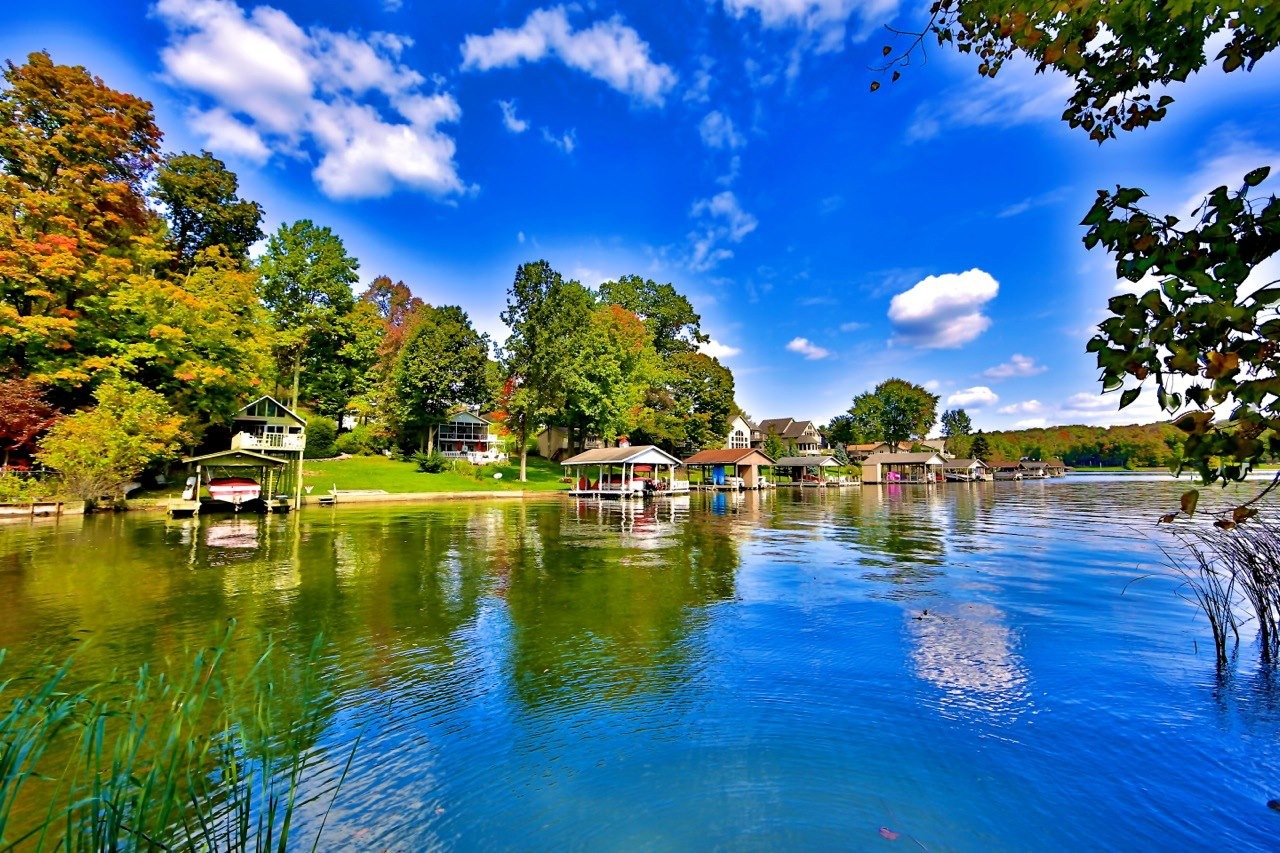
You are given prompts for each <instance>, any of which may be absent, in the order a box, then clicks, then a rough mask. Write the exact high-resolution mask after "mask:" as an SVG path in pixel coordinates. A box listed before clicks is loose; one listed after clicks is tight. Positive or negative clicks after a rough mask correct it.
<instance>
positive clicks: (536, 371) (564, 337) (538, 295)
mask: <svg viewBox="0 0 1280 853" xmlns="http://www.w3.org/2000/svg"><path fill="white" fill-rule="evenodd" d="M592 303H593V299H592V297H591V294H590V292H589V291H587V289H586V288H585V287H583V286H582V285H581V284H579V283H578V282H576V281H565V280H564V278H563V277H562V276H561V275H560V273H558V272H556V271H555V270H554V269H552V267H551V265H550V264H549V263H547V262H546V261H544V260H543V261H536V262H532V263H527V264H521V265H520V266H519V267H518V268H517V269H516V275H515V279H514V281H513V282H512V284H511V288H510V289H509V290H508V291H507V307H506V310H504V311H503V312H502V322H503V323H505V324H506V325H507V328H508V329H510V330H511V334H510V335H509V336H508V337H507V341H506V344H505V345H504V346H503V348H502V364H503V367H504V372H505V373H506V375H507V382H506V383H505V386H504V394H503V415H504V418H503V419H504V421H505V423H506V426H507V429H509V430H510V431H511V434H512V436H513V437H514V438H515V439H516V443H517V445H518V446H519V448H520V481H521V482H524V480H525V473H526V464H527V460H528V446H529V438H530V437H531V436H532V435H534V433H536V432H537V430H538V429H539V428H540V427H541V426H542V425H543V424H544V423H546V422H547V418H549V417H551V416H554V415H557V414H559V413H561V412H563V411H564V407H565V402H566V400H567V396H568V389H569V383H570V379H571V377H572V371H573V365H574V363H575V359H574V348H575V345H576V342H577V341H578V340H579V338H580V336H581V334H582V332H583V330H584V329H585V328H586V326H587V324H588V323H589V322H590V313H591V309H592V307H593V306H592Z"/></svg>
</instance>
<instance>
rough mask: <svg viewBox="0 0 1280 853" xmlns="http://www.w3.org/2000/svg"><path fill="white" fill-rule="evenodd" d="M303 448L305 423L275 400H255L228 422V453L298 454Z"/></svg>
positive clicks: (267, 398) (263, 397)
mask: <svg viewBox="0 0 1280 853" xmlns="http://www.w3.org/2000/svg"><path fill="white" fill-rule="evenodd" d="M306 447H307V422H306V420H304V419H303V418H302V417H300V416H299V415H298V414H297V413H295V412H294V411H292V410H291V409H289V408H288V407H287V406H285V405H284V404H283V403H281V402H280V401H279V400H277V399H276V398H275V397H271V396H262V397H259V398H258V399H256V400H254V401H253V402H252V403H250V404H248V405H247V406H244V407H242V408H241V409H240V411H239V412H237V413H236V416H235V418H233V419H232V421H231V449H232V450H252V451H256V452H263V453H288V454H293V453H299V454H300V453H302V452H303V451H304V450H305V449H306Z"/></svg>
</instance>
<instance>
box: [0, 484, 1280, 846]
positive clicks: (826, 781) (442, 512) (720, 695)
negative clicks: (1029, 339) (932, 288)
mask: <svg viewBox="0 0 1280 853" xmlns="http://www.w3.org/2000/svg"><path fill="white" fill-rule="evenodd" d="M1182 488H1185V486H1181V487H1180V486H1179V485H1178V484H1177V483H1174V482H1172V481H1170V480H1169V479H1168V478H1163V477H1147V478H1143V477H1136V478H1135V477H1122V476H1113V477H1098V476H1094V477H1073V478H1068V479H1065V480H1053V481H1047V482H1026V483H994V484H993V483H983V484H948V485H947V486H945V487H937V488H929V487H923V486H884V487H863V488H855V489H845V490H842V491H834V490H833V491H832V492H830V493H821V492H818V491H813V490H806V491H804V492H797V491H785V490H778V491H777V492H776V493H765V494H759V495H757V494H747V495H734V496H729V495H716V496H712V495H694V496H693V497H691V498H690V499H688V500H687V501H685V502H683V503H678V504H675V505H672V504H670V503H663V502H658V503H656V504H651V505H647V506H644V507H626V506H619V505H617V504H604V505H600V504H595V503H586V502H584V503H576V502H573V501H569V500H567V499H563V498H553V499H549V500H539V501H530V502H525V503H520V502H494V503H457V504H440V505H419V506H407V507H399V506H397V507H388V508H378V509H354V508H343V507H339V508H336V509H332V510H329V509H308V510H306V511H304V512H303V513H301V514H298V515H296V516H292V517H268V518H258V517H247V518H234V517H206V518H201V519H198V520H194V521H166V520H163V519H161V518H159V517H156V516H154V515H152V516H140V515H137V514H133V515H129V516H97V517H91V518H86V519H82V520H81V519H68V520H64V521H63V522H61V523H59V524H56V525H55V524H52V523H44V524H40V523H37V524H20V525H16V526H15V525H9V526H5V527H0V647H7V648H8V649H9V650H10V655H11V656H12V658H11V660H25V659H32V658H34V657H36V656H38V655H39V654H40V653H45V652H52V653H55V654H59V655H60V654H63V653H66V652H67V651H69V650H70V649H72V648H73V647H75V646H81V645H85V644H86V641H87V646H86V647H85V648H84V649H82V650H81V652H80V663H81V666H82V667H84V668H85V669H87V670H89V671H90V672H91V673H92V672H99V673H106V672H107V671H108V670H110V669H111V668H112V667H116V666H119V667H131V666H134V665H136V664H138V663H139V662H141V661H144V660H151V661H162V660H165V659H173V658H175V657H181V656H182V653H183V650H184V649H186V648H195V647H198V646H200V645H202V644H206V643H207V642H208V641H209V639H210V638H211V637H212V636H213V635H214V634H215V632H216V630H217V625H218V624H219V623H220V622H222V621H223V620H225V619H227V618H229V617H234V618H235V619H237V620H238V622H239V625H240V629H239V630H240V631H241V632H246V633H264V632H269V633H270V634H272V635H273V636H274V637H275V638H277V640H278V642H279V643H280V644H281V646H282V648H283V649H285V650H286V651H287V652H288V653H289V654H291V655H296V656H297V657H299V658H301V657H303V656H304V655H305V650H306V649H307V648H308V647H309V646H310V644H311V641H312V639H313V638H314V636H315V635H316V634H317V633H323V636H324V640H325V642H326V644H327V645H326V659H325V660H326V665H325V668H324V673H323V677H324V679H325V680H326V682H327V684H328V686H329V688H330V690H331V691H332V692H333V695H334V702H333V705H332V707H331V708H330V709H329V710H328V711H327V714H328V717H327V724H326V728H325V731H324V735H323V736H322V738H321V740H320V742H319V743H318V744H317V745H316V755H315V758H314V760H315V762H316V769H315V770H314V772H313V773H312V774H311V775H310V776H309V785H310V786H311V788H312V791H311V792H312V793H317V792H324V791H327V790H329V789H330V788H331V787H332V784H333V780H334V778H335V776H336V773H337V768H340V766H341V764H342V763H343V762H344V761H345V760H346V756H347V751H348V749H349V745H350V744H351V743H352V741H353V739H354V738H355V737H356V736H357V734H358V733H359V734H360V736H361V742H360V746H359V749H358V751H357V753H356V755H355V758H354V763H353V765H352V770H351V774H350V775H349V777H348V778H347V781H346V783H345V785H344V786H343V787H342V789H341V791H340V796H339V798H338V801H337V805H336V806H335V807H334V809H333V811H332V813H331V814H330V815H329V818H328V826H327V828H326V831H325V835H324V839H325V840H324V842H323V843H322V845H321V848H322V849H335V848H344V847H346V848H349V849H360V850H363V849H370V850H384V849H390V850H406V851H411V850H422V849H429V848H456V849H485V850H489V849H514V848H520V849H529V848H536V849H562V848H592V849H618V850H632V849H636V848H644V849H658V850H661V849H688V848H711V847H718V848H731V849H770V850H773V849H831V848H841V849H846V848H853V849H861V848H873V847H880V846H882V845H890V848H891V847H892V845H895V844H896V845H899V846H904V847H908V848H912V849H914V848H917V847H924V848H927V849H929V850H939V849H958V850H993V849H995V850H1011V849H1029V848H1035V849H1056V848H1067V849H1083V848H1089V849H1093V848H1125V849H1135V848H1137V849H1154V848H1160V849H1215V850H1217V849H1242V848H1246V849H1247V848H1270V849H1275V846H1276V844H1277V840H1276V839H1277V838H1280V813H1276V812H1274V811H1271V810H1269V809H1268V808H1267V805H1266V803H1267V801H1268V799H1271V798H1273V797H1280V687H1277V686H1276V683H1275V682H1274V681H1273V674H1272V673H1270V672H1267V671H1265V670H1261V669H1259V668H1258V667H1257V666H1256V664H1255V661H1256V658H1257V656H1256V654H1255V653H1254V651H1255V650H1254V647H1253V646H1252V645H1251V644H1250V643H1249V642H1247V640H1248V638H1246V643H1245V644H1244V645H1243V646H1242V649H1241V652H1240V660H1239V662H1238V664H1237V666H1236V667H1235V668H1234V673H1233V675H1232V676H1231V677H1230V678H1227V679H1219V677H1218V676H1217V674H1216V672H1215V668H1214V659H1213V651H1212V643H1211V640H1210V637H1209V632H1208V628H1207V625H1206V624H1205V622H1204V620H1203V618H1202V617H1201V616H1200V615H1199V613H1198V612H1197V611H1196V609H1195V608H1194V607H1193V606H1192V605H1190V604H1188V603H1187V602H1186V601H1184V600H1183V599H1182V598H1180V597H1179V595H1178V594H1177V593H1178V590H1177V584H1176V582H1175V581H1174V580H1173V579H1172V578H1171V577H1170V575H1169V573H1168V571H1167V570H1166V569H1164V568H1163V567H1162V558H1161V556H1160V553H1159V551H1158V549H1157V544H1158V543H1159V542H1161V541H1163V540H1162V539H1161V536H1162V534H1161V533H1159V532H1157V531H1156V529H1155V528H1154V526H1153V524H1152V522H1153V521H1154V519H1155V518H1156V517H1158V516H1159V515H1160V514H1161V513H1163V512H1166V511H1169V510H1170V509H1171V508H1172V507H1174V506H1176V502H1177V495H1178V494H1179V493H1180V491H1181V490H1182ZM1215 497H1216V493H1215V494H1210V493H1209V492H1206V496H1205V498H1204V499H1203V500H1202V505H1204V504H1208V503H1209V502H1211V501H1212V500H1213V499H1215ZM1145 575H1154V576H1153V577H1148V578H1146V579H1143V580H1139V581H1137V582H1133V583H1131V582H1132V581H1134V580H1135V579H1136V578H1139V577H1141V576H1145ZM926 611H927V613H926ZM8 665H9V663H8V662H6V666H8ZM344 747H346V748H347V749H344ZM318 811H319V807H318V806H317V805H316V804H315V803H312V804H309V805H307V806H304V808H303V809H302V814H301V816H300V824H301V830H300V834H299V835H297V836H295V837H296V838H297V839H298V840H299V843H300V844H301V843H302V842H303V841H305V842H306V846H307V847H309V845H310V840H311V838H312V835H311V834H309V833H312V832H314V829H315V827H316V817H317V814H318ZM882 827H883V828H885V829H886V830H890V831H891V833H894V832H896V833H898V836H897V839H896V840H892V841H891V840H889V839H888V838H886V837H884V836H883V835H882V834H881V828H882Z"/></svg>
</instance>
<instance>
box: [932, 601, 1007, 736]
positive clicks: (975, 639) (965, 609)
mask: <svg viewBox="0 0 1280 853" xmlns="http://www.w3.org/2000/svg"><path fill="white" fill-rule="evenodd" d="M1003 620H1004V614H1003V613H1002V612H1001V611H1000V610H999V609H997V608H995V607H992V606H991V605H989V604H965V605H963V606H960V607H957V608H954V609H949V610H946V611H941V612H940V611H938V610H937V609H935V608H933V607H931V608H930V609H929V611H928V613H927V614H924V615H915V616H913V617H912V618H911V620H910V622H909V623H908V626H909V630H910V634H911V640H912V642H913V644H914V648H913V649H912V652H911V660H912V664H913V665H914V667H915V671H916V675H917V676H918V677H920V678H922V679H924V680H925V681H928V682H930V683H932V684H934V685H935V686H937V687H938V688H940V689H941V690H942V695H941V697H940V698H939V706H940V708H939V710H940V711H941V712H942V713H943V715H944V716H948V717H955V716H960V715H964V714H974V713H977V714H982V715H984V716H987V717H989V718H990V719H992V720H995V721H998V722H1001V723H1009V722H1012V721H1013V720H1014V719H1016V717H1017V716H1018V715H1019V714H1020V713H1021V712H1022V711H1024V710H1026V708H1027V707H1028V706H1029V704H1030V701H1031V694H1030V691H1029V690H1028V688H1027V675H1026V672H1025V671H1024V668H1023V664H1022V661H1021V658H1020V657H1019V655H1018V652H1017V645H1018V640H1017V635H1016V634H1015V633H1014V632H1013V630H1012V629H1010V628H1009V627H1008V626H1007V625H1005V624H1004V622H1003Z"/></svg>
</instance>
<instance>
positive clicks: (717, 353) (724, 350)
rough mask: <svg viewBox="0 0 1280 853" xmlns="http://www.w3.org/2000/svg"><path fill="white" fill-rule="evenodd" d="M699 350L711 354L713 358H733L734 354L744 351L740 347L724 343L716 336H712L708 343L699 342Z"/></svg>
mask: <svg viewBox="0 0 1280 853" xmlns="http://www.w3.org/2000/svg"><path fill="white" fill-rule="evenodd" d="M698 351H699V352H702V353H705V354H707V355H709V356H711V357H712V358H732V357H733V356H735V355H737V354H738V353H740V352H742V350H741V349H740V348H738V347H731V346H728V345H727V344H722V343H720V342H719V341H717V340H716V339H715V338H712V339H711V340H709V341H707V342H706V343H701V344H698Z"/></svg>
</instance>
